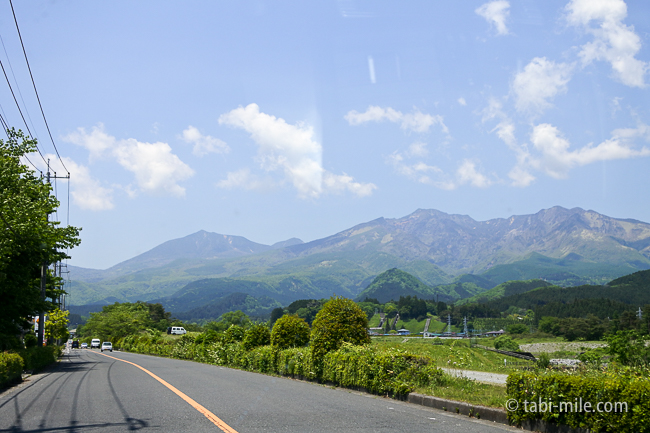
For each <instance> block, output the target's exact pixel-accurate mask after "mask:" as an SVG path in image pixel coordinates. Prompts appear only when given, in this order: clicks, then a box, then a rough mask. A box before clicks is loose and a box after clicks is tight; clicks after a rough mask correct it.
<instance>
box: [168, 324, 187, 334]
mask: <svg viewBox="0 0 650 433" xmlns="http://www.w3.org/2000/svg"><path fill="white" fill-rule="evenodd" d="M167 333H168V334H172V335H183V334H187V331H186V330H185V328H183V327H182V326H170V327H169V328H167Z"/></svg>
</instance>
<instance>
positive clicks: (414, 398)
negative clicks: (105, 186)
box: [406, 392, 510, 425]
mask: <svg viewBox="0 0 650 433" xmlns="http://www.w3.org/2000/svg"><path fill="white" fill-rule="evenodd" d="M406 401H407V402H409V403H413V404H419V405H421V406H426V407H431V408H434V409H440V410H444V411H447V412H451V413H458V414H461V415H467V416H469V417H472V418H476V419H482V420H484V421H494V422H498V423H500V424H506V425H510V423H509V422H508V414H507V413H506V411H505V410H502V409H495V408H493V407H486V406H478V405H473V404H469V403H464V402H462V401H455V400H447V399H444V398H439V397H433V396H430V395H423V394H417V393H415V392H412V393H410V394H409V395H408V398H407V399H406Z"/></svg>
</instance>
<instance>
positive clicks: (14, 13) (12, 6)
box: [3, 0, 70, 174]
mask: <svg viewBox="0 0 650 433" xmlns="http://www.w3.org/2000/svg"><path fill="white" fill-rule="evenodd" d="M9 4H10V5H11V12H12V13H13V15H14V22H15V23H16V30H17V31H18V38H19V39H20V45H21V46H22V48H23V54H24V55H25V62H26V63H27V69H28V70H29V76H30V78H31V79H32V86H34V93H36V100H37V101H38V106H39V107H40V109H41V114H42V115H43V121H44V122H45V127H46V128H47V133H48V134H49V135H50V140H52V145H53V146H54V150H55V151H56V156H58V157H59V161H61V165H62V166H63V168H64V169H65V171H66V173H68V174H70V172H69V171H68V168H67V167H66V166H65V164H64V163H63V159H61V155H59V149H57V148H56V143H54V138H53V137H52V132H51V131H50V126H49V125H48V124H47V119H46V118H45V112H44V111H43V105H41V98H39V96H38V91H37V90H36V83H35V82H34V76H33V75H32V68H31V67H30V66H29V60H27V51H25V44H23V37H22V36H21V34H20V28H19V27H18V19H17V18H16V11H14V5H13V3H12V2H11V0H9ZM3 69H4V68H3ZM5 75H6V74H5Z"/></svg>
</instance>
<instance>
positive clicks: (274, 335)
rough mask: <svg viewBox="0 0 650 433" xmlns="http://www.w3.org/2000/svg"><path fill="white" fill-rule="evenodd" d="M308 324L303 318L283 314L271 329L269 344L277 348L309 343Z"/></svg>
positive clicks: (301, 345) (300, 345)
mask: <svg viewBox="0 0 650 433" xmlns="http://www.w3.org/2000/svg"><path fill="white" fill-rule="evenodd" d="M309 332H310V330H309V325H308V324H307V322H305V319H303V318H300V317H298V316H294V315H289V314H288V315H284V316H282V317H280V318H279V319H278V320H276V321H275V324H274V325H273V330H272V331H271V345H273V346H274V347H277V348H278V349H289V348H291V347H303V346H306V345H307V343H309Z"/></svg>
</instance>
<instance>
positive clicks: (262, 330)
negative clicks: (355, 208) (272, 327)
mask: <svg viewBox="0 0 650 433" xmlns="http://www.w3.org/2000/svg"><path fill="white" fill-rule="evenodd" d="M269 343H271V331H269V328H268V327H267V326H266V325H263V324H261V323H258V324H257V325H253V326H251V327H250V328H248V329H247V330H246V332H245V333H244V340H243V344H244V349H246V350H251V349H254V348H256V347H260V346H266V345H268V344H269Z"/></svg>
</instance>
